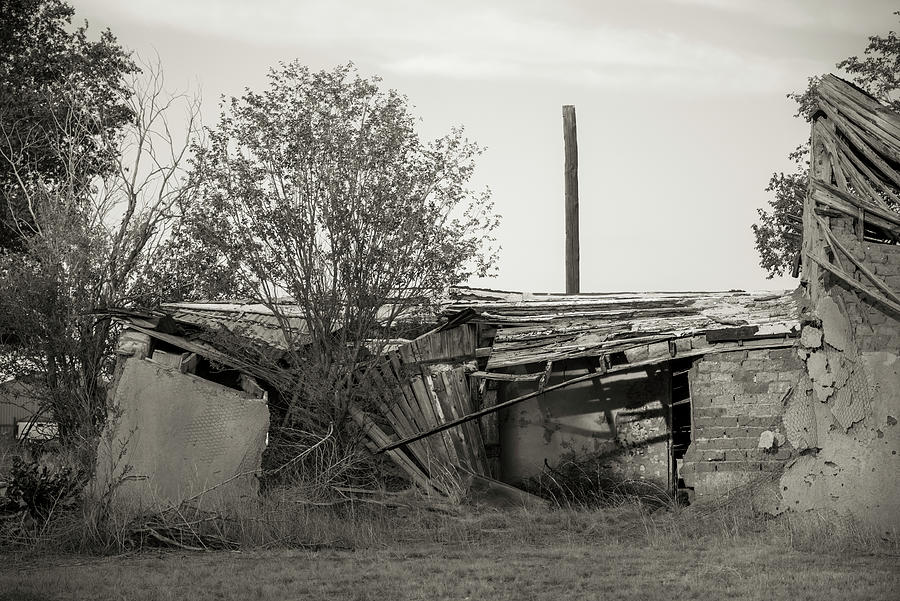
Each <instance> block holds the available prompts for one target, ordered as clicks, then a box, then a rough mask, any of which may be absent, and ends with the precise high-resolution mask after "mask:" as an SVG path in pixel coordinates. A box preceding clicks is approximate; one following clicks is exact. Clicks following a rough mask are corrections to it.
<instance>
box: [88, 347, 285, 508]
mask: <svg viewBox="0 0 900 601" xmlns="http://www.w3.org/2000/svg"><path fill="white" fill-rule="evenodd" d="M117 372H118V373H117V382H116V385H115V388H114V390H113V391H112V393H111V394H112V398H111V400H112V403H113V407H114V409H113V414H114V415H112V416H111V420H110V422H109V425H108V427H107V430H106V432H104V434H103V436H102V437H101V442H100V445H99V448H98V453H97V455H98V457H97V471H96V474H95V479H94V481H93V484H92V486H93V487H94V491H95V492H96V493H99V494H103V493H104V492H105V491H107V490H109V489H110V487H114V489H115V500H116V502H117V503H125V506H127V507H129V508H132V509H136V510H137V509H145V510H146V509H165V508H168V507H177V506H178V505H180V504H181V503H182V502H184V501H190V502H191V503H192V504H194V505H197V506H201V507H205V508H210V509H216V508H223V507H226V506H227V505H228V503H230V502H232V501H234V500H236V499H241V498H255V497H256V496H257V493H258V483H257V479H256V475H255V471H256V470H258V469H259V466H260V461H261V458H262V452H263V450H264V448H265V441H266V435H267V432H268V428H269V409H268V406H267V404H266V402H265V400H263V399H261V398H258V396H257V395H254V394H251V393H246V392H243V391H240V390H235V389H232V388H227V387H225V386H222V385H219V384H216V383H214V382H210V381H208V380H204V379H202V378H200V377H197V376H195V375H192V374H185V373H181V372H180V371H179V369H178V368H174V367H171V366H167V365H163V364H161V363H156V362H154V361H151V360H148V359H143V358H141V357H140V355H137V356H134V357H129V358H125V359H124V360H120V365H119V367H117ZM117 483H118V484H117ZM204 491H207V492H205V493H204ZM201 493H204V494H201ZM198 495H199V496H198Z"/></svg>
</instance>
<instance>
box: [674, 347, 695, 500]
mask: <svg viewBox="0 0 900 601" xmlns="http://www.w3.org/2000/svg"><path fill="white" fill-rule="evenodd" d="M694 360H695V357H687V358H684V359H675V360H673V361H672V362H671V369H672V397H671V398H672V404H671V405H670V419H669V426H670V428H671V436H672V446H671V448H672V455H671V462H670V465H671V466H672V482H673V485H674V486H673V490H672V493H673V495H674V496H675V498H676V499H679V500H680V499H682V498H683V497H686V496H689V495H687V494H686V493H685V491H686V490H687V489H688V487H687V486H685V484H684V479H683V478H681V474H680V473H679V472H680V471H681V470H680V467H681V463H682V460H683V459H684V455H685V453H687V449H688V446H690V444H691V387H690V383H689V382H688V372H689V371H690V369H691V366H692V365H693V364H694Z"/></svg>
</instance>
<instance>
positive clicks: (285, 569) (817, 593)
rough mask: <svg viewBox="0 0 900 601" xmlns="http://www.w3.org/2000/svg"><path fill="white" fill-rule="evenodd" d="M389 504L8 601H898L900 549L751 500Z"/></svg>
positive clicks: (15, 571) (287, 520) (12, 573)
mask: <svg viewBox="0 0 900 601" xmlns="http://www.w3.org/2000/svg"><path fill="white" fill-rule="evenodd" d="M382 500H387V501H386V502H388V501H389V502H390V504H391V506H390V507H386V506H383V505H377V504H372V503H356V502H354V503H347V504H339V505H333V506H328V507H322V506H310V505H303V504H297V503H294V502H293V499H292V497H291V495H290V491H284V494H283V495H282V497H281V498H280V499H276V500H274V501H272V502H271V504H270V505H268V506H267V507H266V508H265V510H263V508H260V507H257V508H256V509H255V510H253V511H252V512H250V513H248V514H246V515H243V516H236V517H234V518H232V519H231V520H229V521H228V522H223V524H220V527H222V528H231V530H227V532H225V533H227V534H228V535H229V536H231V537H234V538H239V537H243V538H242V539H241V543H242V544H243V549H244V550H243V551H241V552H237V551H215V552H209V553H187V552H184V551H178V552H173V551H171V550H161V549H159V550H152V549H150V548H149V547H148V546H145V547H144V549H143V551H142V552H140V553H132V554H126V555H119V556H113V557H100V558H98V557H85V556H71V555H70V556H64V557H62V556H59V555H55V556H48V555H46V554H42V555H36V554H31V555H30V557H28V558H25V559H20V560H16V561H13V560H12V559H11V558H9V559H8V560H7V561H6V562H5V565H6V567H5V568H4V570H3V571H2V573H0V591H5V593H0V599H3V600H6V599H25V600H28V599H32V600H46V599H128V600H167V599H185V598H190V599H197V600H199V601H205V600H212V599H323V598H328V599H334V600H341V599H354V600H362V599H379V600H388V599H466V598H469V599H493V600H506V599H510V600H511V599H524V598H528V599H544V598H546V599H550V598H553V599H559V598H565V599H596V598H607V597H610V598H619V599H628V600H632V599H662V598H685V599H701V598H703V599H725V598H728V599H752V600H756V599H759V600H763V599H766V600H769V599H781V598H790V599H792V601H800V600H803V599H815V600H819V599H822V598H829V599H893V598H896V592H897V590H898V586H900V575H898V573H897V570H896V568H897V565H898V556H900V548H898V546H897V543H896V539H893V540H884V539H881V538H880V537H875V536H874V535H871V534H865V530H864V529H862V528H860V527H858V526H855V525H853V524H852V523H851V522H840V523H837V522H834V521H830V520H829V519H827V518H825V517H821V516H820V517H818V518H812V517H809V516H807V517H805V518H802V519H801V518H799V517H796V516H795V517H794V518H792V519H786V518H782V519H779V520H771V521H761V520H760V519H759V517H758V516H754V515H753V514H752V512H751V511H750V510H749V509H748V508H747V507H746V506H744V505H742V504H740V503H732V504H730V505H729V506H726V507H718V508H716V509H715V510H714V511H711V512H704V511H702V509H697V508H689V509H687V510H670V511H666V510H656V511H655V512H654V513H650V512H649V511H648V510H647V509H646V508H645V506H642V505H640V504H638V503H623V504H621V505H619V506H618V507H610V508H606V509H603V510H594V511H585V510H571V509H559V510H543V511H526V510H519V511H505V512H501V511H496V510H493V511H491V510H483V511H480V512H475V511H474V510H463V509H458V510H456V511H453V510H451V509H448V508H440V510H438V511H435V510H429V509H428V508H426V507H425V506H424V505H423V504H422V503H421V502H419V501H417V499H416V498H415V497H412V496H408V497H402V496H390V497H383V498H382ZM246 509H247V511H250V510H251V509H252V508H246ZM432 509H434V508H432ZM840 524H843V526H841V525H840ZM825 543H827V544H825Z"/></svg>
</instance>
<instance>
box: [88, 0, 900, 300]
mask: <svg viewBox="0 0 900 601" xmlns="http://www.w3.org/2000/svg"><path fill="white" fill-rule="evenodd" d="M73 4H74V6H75V8H76V18H78V19H84V18H86V19H88V21H89V22H90V24H91V29H93V28H95V27H109V28H110V29H112V31H113V33H114V34H116V35H117V36H118V38H119V41H120V42H121V43H122V44H123V45H124V46H126V47H128V48H130V49H132V50H135V51H136V52H137V53H139V54H142V55H153V54H154V53H158V54H159V56H160V58H161V60H162V63H163V67H164V70H165V72H166V75H167V79H168V81H169V82H170V84H171V86H172V87H173V88H181V89H184V88H186V87H188V86H192V87H197V86H199V87H200V88H201V89H202V94H203V99H204V120H205V121H206V122H207V123H208V124H211V123H212V122H214V120H215V119H216V116H217V103H218V100H217V99H218V97H219V95H221V94H225V95H238V94H240V93H241V92H242V90H243V89H244V87H250V88H254V89H260V88H261V87H262V86H264V85H265V74H266V70H267V69H268V67H270V66H272V65H275V64H277V62H278V61H287V60H292V59H295V58H296V59H299V60H300V61H301V62H303V63H305V64H307V65H309V66H310V67H311V68H313V69H321V68H332V67H333V66H335V65H337V64H341V63H346V62H347V61H353V62H355V63H356V64H357V66H358V67H359V69H360V70H361V71H362V73H363V74H366V75H379V76H381V77H382V78H383V79H384V83H385V85H386V86H388V87H392V88H396V89H397V90H399V91H401V92H403V93H404V94H406V95H407V96H408V97H409V99H410V101H411V103H412V104H414V105H415V112H416V114H417V115H418V116H420V117H421V118H422V124H421V132H422V134H423V135H424V136H426V137H436V136H438V135H441V134H443V133H445V132H447V131H448V130H449V129H450V127H452V126H453V125H457V124H461V125H463V126H465V128H466V132H467V135H468V136H469V137H470V138H472V139H474V140H477V141H478V142H479V143H480V144H481V145H483V146H486V147H487V152H486V153H485V154H484V155H483V156H482V157H481V159H480V162H479V168H478V171H477V174H476V181H475V184H476V186H478V187H483V186H489V187H490V188H491V190H492V192H493V198H494V201H495V202H496V209H497V211H498V212H499V213H500V214H501V216H502V219H503V220H502V224H501V228H500V232H499V235H498V239H499V241H500V243H501V245H502V251H501V255H500V264H499V274H498V277H496V278H493V279H491V280H483V281H479V280H476V281H473V282H471V284H473V285H483V286H488V287H492V288H502V289H507V290H524V291H536V292H541V291H548V292H555V291H561V290H562V289H563V288H564V262H563V257H564V229H563V228H564V222H563V176H562V174H563V139H562V117H561V106H562V105H563V104H574V105H575V106H576V110H577V119H578V145H579V172H580V173H579V175H580V198H581V288H582V291H585V292H593V291H596V292H607V291H644V290H725V289H732V288H741V289H760V288H769V289H774V288H780V289H784V288H793V287H795V286H796V283H797V282H796V280H792V279H790V278H783V279H774V280H767V279H766V278H765V273H764V272H763V270H762V269H760V268H759V267H758V258H757V256H756V252H755V249H754V246H753V234H752V232H751V230H750V225H751V224H752V223H753V222H754V221H755V219H756V209H757V208H759V207H763V206H765V204H766V201H767V198H768V196H767V194H766V192H764V188H765V186H766V183H767V181H768V178H769V175H770V174H771V172H772V171H775V170H789V169H790V168H791V165H790V164H789V162H788V161H787V159H786V155H787V153H788V152H789V151H791V150H792V149H793V148H794V147H796V146H797V145H798V144H800V143H802V142H803V141H804V140H805V139H806V137H807V135H808V125H806V124H805V123H803V122H802V121H800V120H799V119H795V118H793V117H792V115H793V113H794V106H793V103H792V102H791V101H789V100H787V99H786V98H785V94H786V93H787V92H789V91H793V90H801V89H802V88H803V87H804V86H805V83H806V78H807V77H808V76H810V75H814V74H821V73H824V72H829V71H834V63H835V62H837V61H839V60H840V59H842V58H844V57H846V56H848V55H852V54H860V53H861V52H862V50H863V48H864V47H865V45H866V42H867V36H869V35H872V34H876V33H878V34H883V33H886V32H887V31H888V30H889V29H891V28H893V29H896V23H897V18H896V17H894V16H893V15H892V14H891V12H892V11H894V10H897V8H900V7H897V6H896V5H895V3H894V2H889V1H887V0H855V1H851V0H846V1H839V0H808V1H801V0H653V1H651V0H621V1H617V2H616V1H606V0H557V1H555V2H549V1H547V2H538V1H536V0H506V1H491V0H481V1H470V0H456V1H454V2H449V1H448V2H430V1H427V0H419V1H412V0H408V1H405V0H386V1H385V0H368V1H366V0H354V1H343V2H342V1H338V0H330V1H329V0H315V1H312V0H253V1H247V0H141V1H121V0H74V1H73Z"/></svg>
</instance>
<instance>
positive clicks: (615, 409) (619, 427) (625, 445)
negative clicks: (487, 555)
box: [499, 361, 671, 490]
mask: <svg viewBox="0 0 900 601" xmlns="http://www.w3.org/2000/svg"><path fill="white" fill-rule="evenodd" d="M587 373H588V370H587V368H586V367H585V366H584V365H583V362H578V361H569V362H567V363H566V364H561V365H560V367H559V368H557V369H556V370H554V371H553V373H552V374H551V377H550V378H549V381H548V382H547V385H548V386H552V385H555V384H557V383H560V382H563V381H564V380H567V379H570V378H574V377H577V376H581V375H585V374H587ZM670 380H671V377H670V375H669V371H668V369H667V367H665V366H662V367H654V368H651V369H647V370H636V371H634V372H625V373H620V374H611V375H609V376H606V377H604V378H603V379H602V381H600V380H597V381H585V382H580V383H578V384H574V385H572V386H569V387H566V388H563V389H560V390H557V391H551V392H549V393H547V394H544V395H542V396H539V397H536V398H534V399H531V400H528V401H525V402H522V403H519V404H518V405H515V406H513V407H510V409H508V410H507V411H506V412H504V413H503V414H502V416H501V418H500V421H501V424H500V460H501V474H502V478H503V480H504V481H506V482H510V483H517V482H521V481H522V480H525V479H527V478H529V477H532V476H535V475H537V474H538V473H540V472H541V471H542V470H543V469H544V468H545V462H546V465H549V466H551V467H556V466H557V465H559V463H560V462H561V461H563V460H565V459H567V458H569V457H573V458H576V459H580V458H592V459H598V460H600V463H601V465H602V466H603V468H604V469H608V470H609V474H608V475H610V476H611V477H621V478H622V479H623V480H625V479H627V480H644V481H648V482H652V483H654V484H656V485H658V486H659V487H661V489H662V490H666V489H667V487H668V486H669V472H670V466H669V453H668V428H667V425H666V413H665V412H666V411H667V410H668V409H667V407H668V404H669V395H670ZM533 390H536V384H534V383H516V384H513V383H510V384H507V385H506V386H505V387H504V389H503V391H502V395H501V397H500V399H499V400H501V401H502V400H505V399H507V398H513V397H515V396H518V395H521V394H525V393H528V392H531V391H533Z"/></svg>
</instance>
